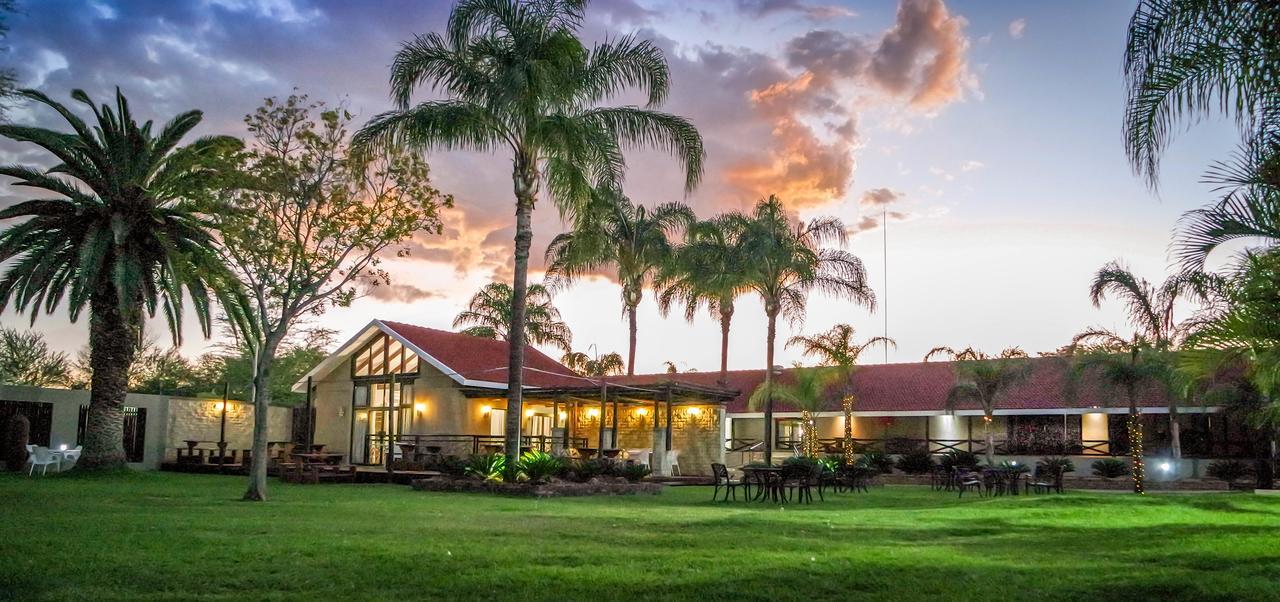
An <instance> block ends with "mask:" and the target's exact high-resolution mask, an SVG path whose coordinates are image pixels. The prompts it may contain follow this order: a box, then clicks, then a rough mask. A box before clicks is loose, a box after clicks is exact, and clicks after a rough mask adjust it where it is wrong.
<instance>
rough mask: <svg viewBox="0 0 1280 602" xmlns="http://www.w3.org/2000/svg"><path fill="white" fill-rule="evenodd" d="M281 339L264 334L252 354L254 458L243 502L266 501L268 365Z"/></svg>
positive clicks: (270, 365) (269, 391)
mask: <svg viewBox="0 0 1280 602" xmlns="http://www.w3.org/2000/svg"><path fill="white" fill-rule="evenodd" d="M283 339H284V334H283V333H278V334H277V333H272V334H269V335H267V340H266V341H260V342H259V345H258V351H257V352H256V353H255V354H254V357H253V461H252V463H251V464H250V466H249V488H248V489H247V490H246V491H245V492H244V499H245V500H246V501H252V502H265V501H267V466H268V465H269V464H270V463H271V458H269V457H267V455H268V454H267V440H268V439H269V438H270V432H269V431H268V427H269V426H270V421H269V420H268V417H269V415H268V413H269V412H270V409H271V368H272V365H273V364H274V363H275V357H276V351H277V350H279V348H280V342H281V341H282V340H283ZM304 451H306V450H304Z"/></svg>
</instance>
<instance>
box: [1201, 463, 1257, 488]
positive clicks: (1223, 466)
mask: <svg viewBox="0 0 1280 602" xmlns="http://www.w3.org/2000/svg"><path fill="white" fill-rule="evenodd" d="M1205 474H1207V475H1209V476H1211V477H1213V478H1215V479H1219V480H1223V481H1226V482H1228V483H1231V482H1234V481H1236V480H1237V479H1240V478H1243V477H1247V476H1249V475H1251V474H1253V467H1251V466H1249V465H1248V464H1245V463H1244V462H1241V461H1239V460H1215V461H1214V462H1213V463H1211V464H1209V467H1208V468H1206V469H1205Z"/></svg>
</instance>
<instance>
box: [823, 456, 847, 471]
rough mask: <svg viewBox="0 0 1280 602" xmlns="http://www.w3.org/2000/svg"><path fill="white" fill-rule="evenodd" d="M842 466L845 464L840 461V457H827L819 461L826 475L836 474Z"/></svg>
mask: <svg viewBox="0 0 1280 602" xmlns="http://www.w3.org/2000/svg"><path fill="white" fill-rule="evenodd" d="M841 464H843V460H842V459H839V456H827V457H825V458H822V459H820V460H818V466H821V467H822V472H824V473H834V472H836V471H837V470H839V468H840V466H841Z"/></svg>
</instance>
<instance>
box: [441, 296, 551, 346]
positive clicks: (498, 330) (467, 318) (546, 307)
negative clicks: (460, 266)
mask: <svg viewBox="0 0 1280 602" xmlns="http://www.w3.org/2000/svg"><path fill="white" fill-rule="evenodd" d="M527 295H528V301H527V302H528V307H527V309H526V312H525V322H524V329H525V335H524V336H525V340H526V341H528V342H530V343H533V344H534V345H555V346H556V347H559V348H560V349H562V350H564V351H566V352H568V351H569V350H570V344H571V343H572V342H573V333H572V332H570V331H569V326H568V325H566V324H565V323H564V321H563V320H561V318H560V310H558V309H556V306H555V305H552V303H551V291H549V290H547V288H546V287H545V286H542V285H541V284H530V285H529V288H528V291H527ZM511 296H512V291H511V286H510V285H507V284H504V283H501V282H492V283H489V284H486V285H484V287H483V288H481V289H480V290H479V291H477V292H476V294H474V295H472V296H471V301H469V302H467V308H466V309H464V310H462V311H461V312H460V313H459V314H458V316H457V317H455V318H454V319H453V327H454V328H463V330H462V334H466V335H471V336H473V337H481V338H485V339H503V340H505V339H506V338H507V335H508V334H509V333H510V332H511Z"/></svg>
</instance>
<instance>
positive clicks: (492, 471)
mask: <svg viewBox="0 0 1280 602" xmlns="http://www.w3.org/2000/svg"><path fill="white" fill-rule="evenodd" d="M506 472H507V457H506V456H504V455H502V454H478V455H475V456H471V460H470V461H468V462H467V468H466V474H468V475H471V476H473V477H479V478H481V479H484V480H486V481H501V480H503V477H504V476H505V474H506Z"/></svg>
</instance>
